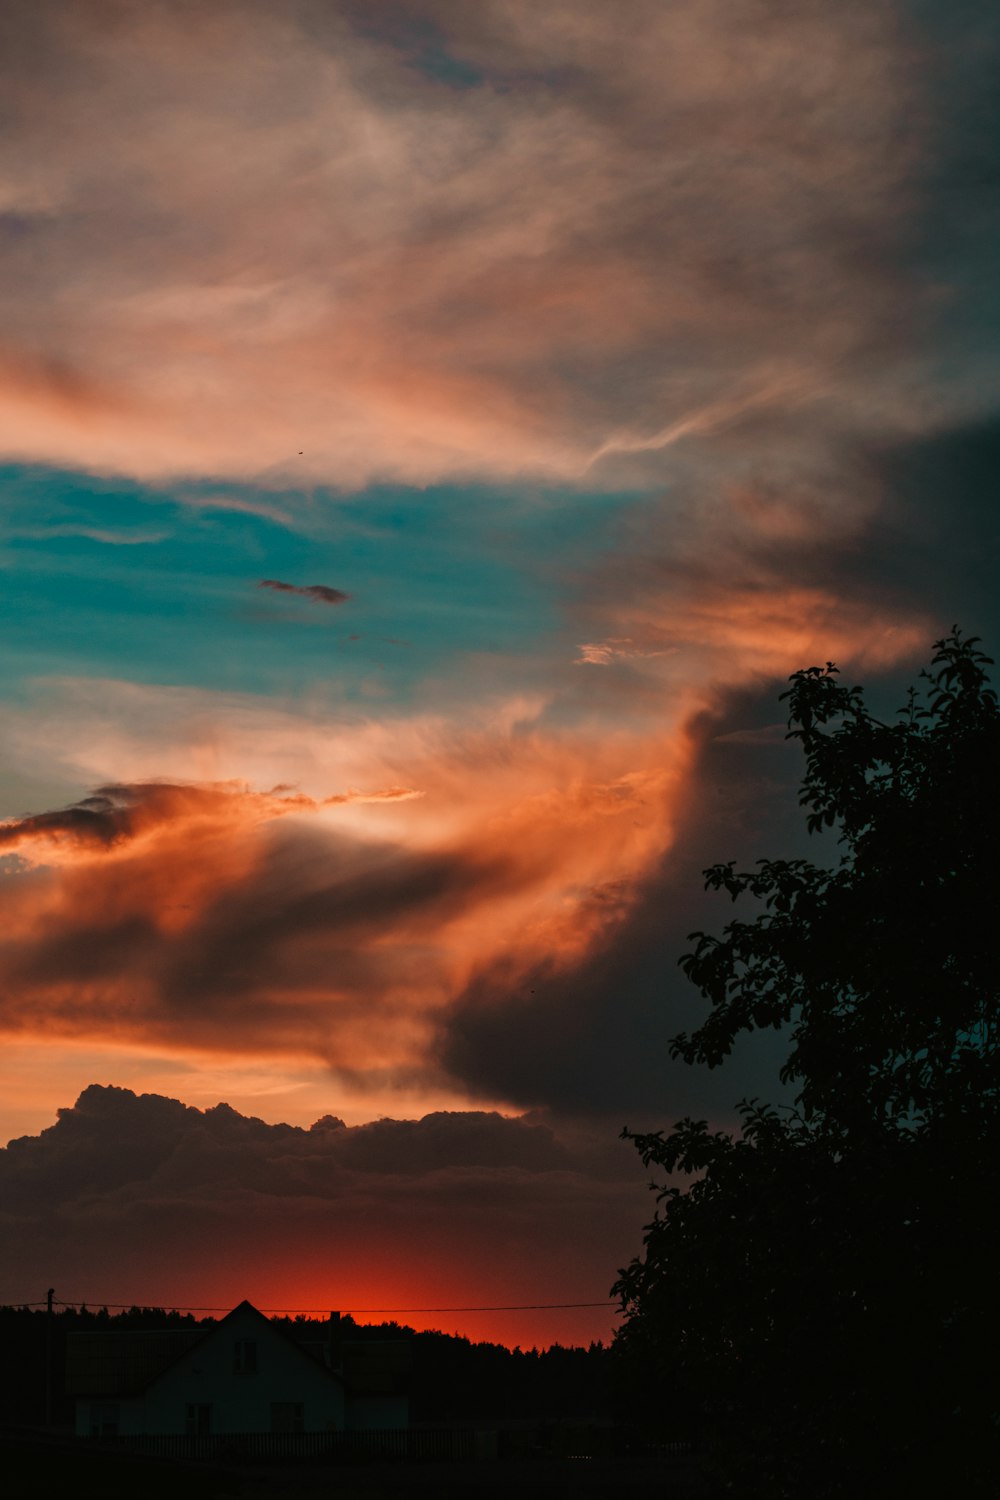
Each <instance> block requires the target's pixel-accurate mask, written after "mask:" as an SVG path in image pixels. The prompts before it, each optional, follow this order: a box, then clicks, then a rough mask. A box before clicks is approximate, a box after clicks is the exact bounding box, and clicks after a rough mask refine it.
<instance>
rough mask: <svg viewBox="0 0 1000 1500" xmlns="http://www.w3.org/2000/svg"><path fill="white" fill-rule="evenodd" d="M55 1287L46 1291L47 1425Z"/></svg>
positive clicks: (49, 1419) (47, 1421) (47, 1418)
mask: <svg viewBox="0 0 1000 1500" xmlns="http://www.w3.org/2000/svg"><path fill="white" fill-rule="evenodd" d="M55 1294H56V1290H55V1287H52V1286H50V1287H49V1289H48V1291H47V1292H46V1293H45V1425H46V1427H51V1426H52V1298H53V1297H54V1296H55Z"/></svg>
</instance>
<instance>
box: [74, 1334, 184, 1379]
mask: <svg viewBox="0 0 1000 1500" xmlns="http://www.w3.org/2000/svg"><path fill="white" fill-rule="evenodd" d="M207 1331H208V1330H207V1329H204V1328H170V1329H165V1330H162V1331H157V1332H153V1333H150V1332H142V1333H137V1332H133V1331H131V1330H130V1331H128V1332H126V1331H124V1330H118V1331H117V1332H115V1333H71V1334H69V1335H68V1336H67V1339H66V1391H67V1393H68V1394H69V1395H70V1396H134V1395H137V1394H138V1392H139V1391H144V1390H145V1389H146V1387H147V1385H149V1384H150V1382H151V1381H153V1380H155V1379H156V1377H157V1375H162V1373H163V1371H164V1370H166V1369H169V1367H170V1366H171V1365H172V1364H173V1363H174V1361H175V1360H178V1359H180V1357H181V1355H182V1354H186V1353H187V1351H188V1350H189V1349H190V1348H192V1347H193V1346H194V1345H195V1344H200V1343H201V1341H202V1339H203V1338H204V1337H205V1334H206V1332H207Z"/></svg>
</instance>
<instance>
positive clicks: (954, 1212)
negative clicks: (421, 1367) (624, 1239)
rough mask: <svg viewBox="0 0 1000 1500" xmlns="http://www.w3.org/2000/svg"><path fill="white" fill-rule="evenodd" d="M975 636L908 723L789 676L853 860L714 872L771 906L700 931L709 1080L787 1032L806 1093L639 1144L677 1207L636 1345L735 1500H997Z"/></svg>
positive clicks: (817, 776)
mask: <svg viewBox="0 0 1000 1500" xmlns="http://www.w3.org/2000/svg"><path fill="white" fill-rule="evenodd" d="M978 647H979V642H978V639H977V638H975V637H973V638H963V636H962V635H961V633H960V632H959V630H958V629H957V627H956V628H955V629H954V630H953V632H952V633H951V634H950V635H949V636H948V637H947V638H945V639H944V640H941V641H939V642H937V643H936V648H935V655H934V657H933V661H932V663H931V665H930V668H929V670H927V671H925V672H923V673H921V678H920V681H919V683H918V685H917V687H915V688H912V689H911V690H910V692H909V694H908V696H907V700H906V702H905V704H904V705H903V707H902V708H901V709H900V710H899V711H898V713H897V714H896V715H895V717H892V718H889V719H888V720H882V719H880V718H877V717H876V716H875V715H874V714H873V713H872V712H871V710H870V709H869V707H868V706H867V703H866V699H865V694H864V692H863V690H862V689H861V688H859V687H847V686H845V685H844V684H843V683H842V682H841V680H840V677H839V674H838V670H837V668H836V667H835V666H833V665H832V664H829V663H828V664H827V665H826V666H825V667H811V668H808V669H806V670H803V671H799V672H796V673H795V674H794V676H793V677H792V678H791V679H790V682H791V686H790V688H789V690H788V691H787V692H786V693H785V694H784V695H783V697H784V698H785V699H786V700H787V701H788V707H789V736H790V737H791V738H792V739H794V740H797V741H798V743H799V744H800V745H801V747H802V749H803V751H804V753H805V759H806V771H805V777H804V780H803V782H802V787H801V796H800V803H801V805H802V807H803V809H804V810H805V813H806V816H807V820H808V826H809V829H810V830H811V831H817V830H820V829H827V828H829V829H832V830H833V831H834V832H835V833H837V834H838V835H839V844H840V850H841V856H840V859H839V862H837V863H836V864H835V865H834V866H833V867H832V868H823V867H821V866H818V865H814V864H812V863H810V862H809V861H807V860H804V859H790V860H773V859H763V860H760V861H759V862H758V863H757V865H756V867H755V868H754V869H752V870H750V871H738V870H737V869H736V867H735V865H734V864H733V863H728V864H717V865H715V866H713V867H712V868H711V869H709V870H707V871H706V872H705V876H706V885H707V888H710V889H713V890H717V891H725V892H727V893H728V894H729V895H730V896H731V898H732V899H733V900H734V901H736V900H738V899H740V898H743V899H744V901H746V900H749V901H751V902H753V903H754V907H753V911H752V913H751V914H750V915H749V917H748V918H746V919H737V920H733V921H731V922H730V923H729V924H728V925H727V926H726V927H725V929H724V931H723V933H722V935H721V936H712V935H710V934H706V933H693V934H692V935H691V938H692V941H693V942H694V945H695V946H694V948H693V950H692V951H691V952H690V953H689V954H687V955H686V956H685V957H683V958H682V959H681V963H682V966H683V967H684V969H685V971H686V972H687V974H688V976H689V977H690V978H691V980H692V981H693V982H694V983H695V984H696V985H697V986H698V988H699V989H700V991H701V993H702V995H703V997H704V998H705V999H706V1000H707V1002H708V1004H709V1006H710V1010H709V1014H708V1017H707V1019H706V1020H705V1022H704V1023H703V1024H702V1026H701V1027H700V1028H699V1029H698V1030H696V1031H695V1032H694V1033H693V1034H692V1035H690V1036H688V1035H680V1036H678V1037H676V1038H675V1040H674V1042H673V1044H672V1051H673V1054H674V1055H675V1056H678V1057H681V1058H684V1059H685V1060H687V1061H688V1062H690V1063H695V1064H697V1063H700V1064H707V1065H708V1066H709V1067H715V1066H718V1065H720V1064H722V1063H724V1061H725V1059H726V1058H727V1056H728V1055H729V1053H730V1051H731V1049H732V1047H733V1044H734V1042H735V1040H736V1039H737V1037H738V1036H739V1035H740V1034H741V1033H743V1032H748V1031H755V1030H760V1029H762V1028H777V1029H779V1030H780V1031H781V1032H782V1034H783V1036H784V1037H785V1038H786V1039H787V1043H788V1050H787V1056H786V1060H785V1063H784V1067H783V1069H782V1074H781V1077H782V1080H783V1082H784V1083H785V1084H786V1085H788V1086H790V1087H791V1088H793V1089H794V1090H795V1102H794V1104H793V1105H791V1106H787V1107H786V1106H777V1107H775V1106H772V1105H769V1104H766V1103H763V1102H761V1101H760V1100H757V1099H750V1100H744V1101H742V1103H741V1104H740V1106H739V1107H740V1112H741V1116H742V1129H741V1130H740V1131H738V1132H737V1133H735V1134H730V1133H727V1132H725V1131H713V1130H711V1129H710V1128H709V1126H708V1124H707V1122H706V1121H704V1120H694V1119H690V1118H688V1119H685V1120H682V1121H680V1122H679V1123H678V1124H677V1125H675V1126H674V1128H673V1129H671V1130H664V1131H657V1132H652V1133H647V1134H634V1133H631V1132H628V1131H626V1132H625V1134H626V1135H627V1136H629V1137H630V1138H631V1139H632V1140H633V1141H634V1143H635V1145H636V1147H637V1149H638V1150H639V1152H640V1153H641V1155H642V1159H643V1162H644V1163H645V1164H646V1165H647V1166H650V1167H653V1168H655V1169H656V1172H657V1179H658V1184H659V1186H658V1197H659V1208H658V1210H657V1214H656V1217H655V1219H654V1221H653V1222H652V1223H651V1224H650V1225H649V1226H648V1227H647V1229H646V1232H645V1238H644V1252H643V1254H642V1255H641V1256H639V1257H637V1258H636V1259H635V1260H633V1261H632V1263H631V1264H630V1265H629V1266H628V1267H627V1268H626V1269H625V1270H624V1271H622V1272H621V1274H620V1279H619V1281H618V1283H617V1285H616V1287H615V1291H616V1293H617V1295H619V1297H620V1298H621V1303H622V1308H623V1311H624V1314H625V1319H624V1323H623V1326H622V1329H621V1332H620V1334H619V1338H618V1342H617V1354H618V1356H619V1358H620V1359H621V1361H622V1364H623V1368H624V1369H625V1370H626V1371H627V1373H628V1376H629V1379H630V1380H631V1382H632V1399H633V1402H634V1404H635V1406H636V1408H637V1409H642V1411H643V1413H644V1415H645V1417H646V1419H647V1420H649V1421H654V1422H655V1421H657V1420H659V1421H665V1422H667V1423H668V1424H669V1425H671V1426H674V1425H677V1424H678V1423H679V1424H680V1425H682V1426H684V1427H685V1428H686V1429H687V1430H689V1431H692V1432H696V1433H700V1436H701V1440H702V1442H703V1444H704V1445H705V1446H706V1448H707V1449H709V1450H710V1452H711V1455H712V1458H711V1462H710V1464H709V1466H708V1470H707V1472H706V1483H707V1484H709V1488H710V1490H711V1485H710V1482H709V1476H714V1481H715V1483H716V1484H717V1486H718V1492H719V1493H736V1494H739V1495H740V1496H747V1497H750V1496H754V1497H756V1496H760V1497H764V1496H767V1497H769V1500H775V1497H778V1496H789V1497H791V1496H797V1497H802V1496H810V1497H813V1496H834V1495H837V1496H840V1495H851V1496H860V1495H876V1494H877V1495H880V1496H885V1495H912V1496H916V1495H925V1494H926V1495H944V1494H957V1495H962V1496H963V1497H968V1496H978V1495H987V1494H989V1495H993V1494H995V1492H996V1482H997V1458H998V1422H1000V1393H998V1381H997V1362H996V1344H997V1338H996V1335H997V1331H998V1322H1000V1320H998V1311H1000V1307H998V1290H997V1274H996V1268H997V1263H998V1252H1000V1237H998V1235H1000V1231H998V1225H1000V1213H998V1212H997V1210H998V1208H1000V1204H998V1203H997V1197H998V1194H997V1175H996V1166H997V1161H996V1142H997V1127H998V1123H1000V1089H998V1084H1000V980H998V969H997V961H996V915H997V910H998V896H1000V878H998V868H1000V866H998V858H1000V795H998V785H997V776H998V772H1000V710H998V705H997V697H996V694H995V692H994V691H993V689H992V688H991V687H990V684H989V678H988V676H987V668H988V667H989V666H990V665H991V664H992V662H991V659H990V658H989V657H987V656H985V655H984V654H983V652H982V651H980V650H979V649H978ZM685 1177H686V1178H688V1179H690V1182H689V1183H688V1184H687V1185H685V1184H684V1181H683V1179H684V1178H685ZM711 1492H713V1493H714V1492H715V1491H714V1490H711Z"/></svg>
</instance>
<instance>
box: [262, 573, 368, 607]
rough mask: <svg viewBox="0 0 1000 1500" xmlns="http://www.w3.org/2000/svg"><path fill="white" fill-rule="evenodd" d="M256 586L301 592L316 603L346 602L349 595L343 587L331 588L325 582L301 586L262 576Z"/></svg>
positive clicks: (283, 591)
mask: <svg viewBox="0 0 1000 1500" xmlns="http://www.w3.org/2000/svg"><path fill="white" fill-rule="evenodd" d="M257 587H258V588H259V589H274V590H275V591H276V592H277V593H279V594H301V595H302V597H303V599H313V600H315V601H316V603H317V604H346V603H347V600H348V599H349V598H350V597H351V596H350V594H345V593H344V591H343V589H332V588H329V587H328V586H327V585H326V584H325V583H309V584H306V585H305V586H304V587H303V586H300V585H299V584H296V583H282V582H281V580H280V579H278V578H262V579H261V580H260V583H259V584H258V585H257Z"/></svg>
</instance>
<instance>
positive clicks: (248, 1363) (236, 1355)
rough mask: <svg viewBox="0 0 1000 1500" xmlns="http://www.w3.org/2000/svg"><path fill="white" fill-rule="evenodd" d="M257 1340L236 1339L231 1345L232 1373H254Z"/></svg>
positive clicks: (255, 1370)
mask: <svg viewBox="0 0 1000 1500" xmlns="http://www.w3.org/2000/svg"><path fill="white" fill-rule="evenodd" d="M256 1373H257V1340H256V1339H237V1340H236V1342H235V1344H234V1345H233V1374H234V1375H256Z"/></svg>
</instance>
